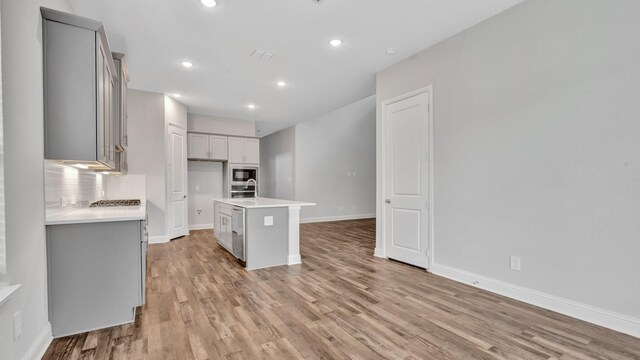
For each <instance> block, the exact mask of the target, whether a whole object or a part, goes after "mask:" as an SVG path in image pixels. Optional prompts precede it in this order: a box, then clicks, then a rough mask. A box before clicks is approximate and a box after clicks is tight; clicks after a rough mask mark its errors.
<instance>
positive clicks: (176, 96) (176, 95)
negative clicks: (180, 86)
mask: <svg viewBox="0 0 640 360" xmlns="http://www.w3.org/2000/svg"><path fill="white" fill-rule="evenodd" d="M171 96H173V97H174V98H179V97H181V96H182V94H180V93H173V94H171Z"/></svg>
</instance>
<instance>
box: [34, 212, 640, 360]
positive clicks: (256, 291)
mask: <svg viewBox="0 0 640 360" xmlns="http://www.w3.org/2000/svg"><path fill="white" fill-rule="evenodd" d="M300 238H301V244H300V247H301V256H302V260H303V264H302V265H296V266H281V267H276V268H271V269H263V270H256V271H251V272H248V271H246V270H245V269H244V268H242V267H240V266H239V264H238V263H237V261H236V260H235V259H234V258H233V257H232V256H231V255H230V254H229V253H227V252H226V251H225V250H224V249H222V248H221V247H220V246H219V245H218V244H217V242H216V241H215V239H214V238H213V236H212V233H211V231H206V230H202V231H194V232H192V233H191V235H190V236H187V237H184V238H180V239H176V240H174V241H171V242H170V243H167V244H158V245H151V246H150V249H149V256H148V259H149V264H148V270H149V271H148V278H147V303H146V304H145V305H144V306H142V307H140V308H139V309H138V311H137V314H136V321H135V323H134V324H129V325H123V326H118V327H113V328H109V329H103V330H99V331H94V332H90V333H85V334H79V335H75V336H69V337H65V338H60V339H55V340H54V341H53V343H52V344H51V346H50V347H49V349H48V350H47V353H46V354H45V357H44V359H46V360H50V359H72V360H75V359H135V360H138V359H163V360H164V359H179V360H183V359H194V360H210V359H211V360H213V359H278V360H280V359H287V360H288V359H314V360H315V359H322V360H324V359H367V360H368V359H406V360H415V359H435V360H454V359H455V360H459V359H485V360H495V359H509V360H511V359H536V360H544V359H549V360H551V359H553V360H560V359H562V360H566V359H615V360H632V359H636V360H637V359H640V339H637V338H634V337H631V336H628V335H624V334H620V333H617V332H614V331H611V330H608V329H605V328H602V327H599V326H595V325H592V324H588V323H585V322H582V321H579V320H576V319H572V318H569V317H567V316H564V315H561V314H557V313H554V312H551V311H547V310H544V309H540V308H537V307H535V306H532V305H529V304H525V303H521V302H519V301H516V300H513V299H508V298H505V297H502V296H499V295H496V294H492V293H489V292H486V291H482V290H479V289H476V288H474V287H471V286H467V285H465V284H461V283H456V282H453V281H450V280H448V279H445V278H442V277H439V276H435V275H432V274H429V273H427V272H425V271H424V270H421V269H417V268H414V267H411V266H408V265H406V264H402V263H398V262H395V261H390V260H384V259H379V258H375V257H373V249H374V247H375V221H373V220H357V221H343V222H328V223H318V224H304V225H302V226H301V229H300Z"/></svg>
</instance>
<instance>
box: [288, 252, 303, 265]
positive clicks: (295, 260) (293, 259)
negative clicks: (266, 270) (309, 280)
mask: <svg viewBox="0 0 640 360" xmlns="http://www.w3.org/2000/svg"><path fill="white" fill-rule="evenodd" d="M298 264H302V258H301V257H300V254H298V255H289V256H288V257H287V265H298Z"/></svg>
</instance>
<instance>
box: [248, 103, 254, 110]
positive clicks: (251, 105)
mask: <svg viewBox="0 0 640 360" xmlns="http://www.w3.org/2000/svg"><path fill="white" fill-rule="evenodd" d="M247 107H248V108H249V109H251V110H253V109H255V108H256V105H255V104H249V105H247Z"/></svg>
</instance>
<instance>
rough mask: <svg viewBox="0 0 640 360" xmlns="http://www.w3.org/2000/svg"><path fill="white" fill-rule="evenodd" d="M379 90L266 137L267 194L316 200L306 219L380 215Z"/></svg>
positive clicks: (263, 148) (263, 155)
mask: <svg viewBox="0 0 640 360" xmlns="http://www.w3.org/2000/svg"><path fill="white" fill-rule="evenodd" d="M375 136H376V124H375V96H373V95H372V96H370V97H368V98H365V99H363V100H360V101H357V102H355V103H353V104H350V105H347V106H345V107H342V108H340V109H337V110H335V111H332V112H329V113H327V114H324V115H322V116H319V117H317V118H314V119H311V120H307V121H304V122H301V123H299V124H297V125H295V126H292V127H289V128H286V129H284V130H281V131H279V132H276V133H273V134H271V135H269V136H265V137H263V138H262V139H261V140H260V182H261V184H260V188H261V196H265V197H276V198H284V199H295V200H298V201H311V202H315V203H316V204H317V205H316V206H311V207H304V208H303V209H302V210H301V212H300V218H301V221H303V222H304V221H306V222H311V221H323V220H342V219H357V218H367V217H374V216H375V187H376V180H375V179H376V172H375V171H376V170H375V169H376V158H375V150H376V137H375Z"/></svg>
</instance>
